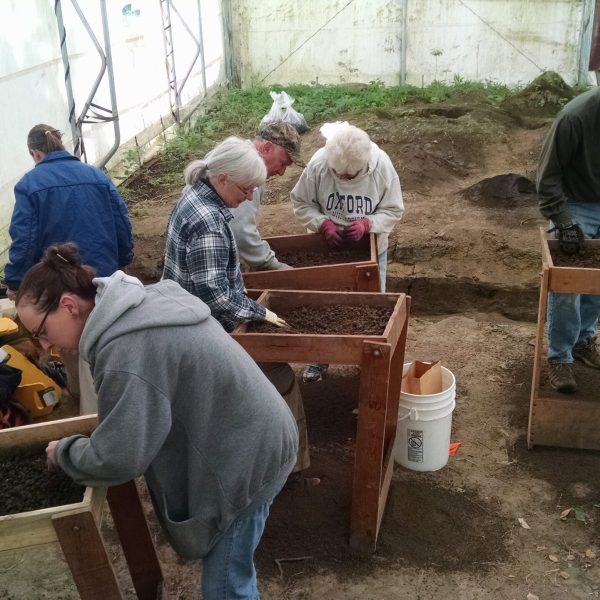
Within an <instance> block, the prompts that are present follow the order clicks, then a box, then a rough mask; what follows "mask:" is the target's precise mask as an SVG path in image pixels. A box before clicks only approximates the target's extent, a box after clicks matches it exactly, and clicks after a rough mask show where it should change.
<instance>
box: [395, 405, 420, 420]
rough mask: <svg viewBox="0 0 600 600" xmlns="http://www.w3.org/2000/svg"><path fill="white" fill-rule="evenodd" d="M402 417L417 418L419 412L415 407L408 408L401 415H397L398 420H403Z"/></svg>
mask: <svg viewBox="0 0 600 600" xmlns="http://www.w3.org/2000/svg"><path fill="white" fill-rule="evenodd" d="M404 419H410V420H411V421H418V420H419V413H418V412H417V409H416V408H409V409H408V412H407V413H406V414H405V415H404V416H403V417H398V421H404Z"/></svg>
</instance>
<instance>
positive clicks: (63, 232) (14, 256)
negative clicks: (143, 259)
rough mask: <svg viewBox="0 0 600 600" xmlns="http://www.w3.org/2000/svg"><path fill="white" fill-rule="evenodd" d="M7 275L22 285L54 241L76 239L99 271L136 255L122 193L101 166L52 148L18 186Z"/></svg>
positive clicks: (102, 272) (10, 284)
mask: <svg viewBox="0 0 600 600" xmlns="http://www.w3.org/2000/svg"><path fill="white" fill-rule="evenodd" d="M9 233H10V237H11V239H12V245H11V247H10V250H9V262H8V264H7V265H6V267H5V269H4V277H5V281H6V284H7V285H8V287H9V289H11V290H17V289H18V287H19V285H20V283H21V280H22V279H23V276H24V275H25V273H26V272H27V270H28V269H29V268H30V267H32V266H33V265H34V264H36V263H37V262H38V261H39V260H40V259H41V257H42V255H43V252H44V250H45V249H46V248H47V247H48V246H50V245H52V244H57V243H58V244H60V243H64V242H75V243H76V244H77V245H78V246H79V251H80V254H81V259H82V262H83V263H84V264H88V265H91V266H92V267H94V268H95V269H96V272H97V275H98V276H99V277H106V276H108V275H112V273H114V272H115V271H116V270H117V269H119V268H121V267H124V266H126V265H128V264H129V263H130V262H131V261H132V259H133V240H132V236H131V223H130V221H129V215H128V213H127V207H126V205H125V202H124V201H123V198H121V196H120V195H119V192H117V188H116V187H115V185H114V184H113V182H112V181H111V180H110V179H109V178H108V177H107V176H106V175H105V174H104V173H103V172H102V171H101V170H100V169H98V168H96V167H93V166H91V165H87V164H85V163H82V162H81V161H80V160H79V159H78V158H76V157H75V156H73V155H71V154H69V153H68V152H66V151H64V150H60V151H57V152H49V153H48V154H46V156H45V157H44V159H43V160H42V161H41V162H39V163H38V164H37V165H36V166H35V168H34V169H32V170H31V171H29V172H28V173H26V174H25V175H24V176H23V178H22V179H21V180H20V181H19V182H18V183H17V185H16V186H15V208H14V211H13V215H12V219H11V222H10V229H9Z"/></svg>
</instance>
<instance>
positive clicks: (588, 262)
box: [552, 247, 600, 269]
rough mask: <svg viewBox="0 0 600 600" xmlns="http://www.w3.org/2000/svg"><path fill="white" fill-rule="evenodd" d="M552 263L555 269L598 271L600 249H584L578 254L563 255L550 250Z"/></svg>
mask: <svg viewBox="0 0 600 600" xmlns="http://www.w3.org/2000/svg"><path fill="white" fill-rule="evenodd" d="M552 261H553V262H554V264H555V266H557V267H578V268H585V269H600V248H590V247H587V248H584V249H583V251H582V252H580V253H579V254H565V253H564V252H561V251H560V249H558V250H552Z"/></svg>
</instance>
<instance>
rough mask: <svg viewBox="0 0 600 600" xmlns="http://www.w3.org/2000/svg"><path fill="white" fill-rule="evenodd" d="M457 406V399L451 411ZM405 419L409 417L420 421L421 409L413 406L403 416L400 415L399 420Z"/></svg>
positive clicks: (453, 401) (453, 402)
mask: <svg viewBox="0 0 600 600" xmlns="http://www.w3.org/2000/svg"><path fill="white" fill-rule="evenodd" d="M455 407H456V400H454V399H453V400H452V409H451V410H450V412H453V411H454V408H455ZM404 419H409V420H411V421H419V420H420V419H419V411H418V409H416V408H414V407H411V408H409V409H408V412H407V413H406V414H405V415H404V416H403V417H398V421H404Z"/></svg>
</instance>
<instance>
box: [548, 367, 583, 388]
mask: <svg viewBox="0 0 600 600" xmlns="http://www.w3.org/2000/svg"><path fill="white" fill-rule="evenodd" d="M548 378H549V379H550V385H551V386H552V387H553V388H554V389H555V390H556V391H557V392H562V393H563V394H572V393H573V392H576V391H577V382H576V381H575V377H573V365H572V364H571V363H552V362H551V363H548Z"/></svg>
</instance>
